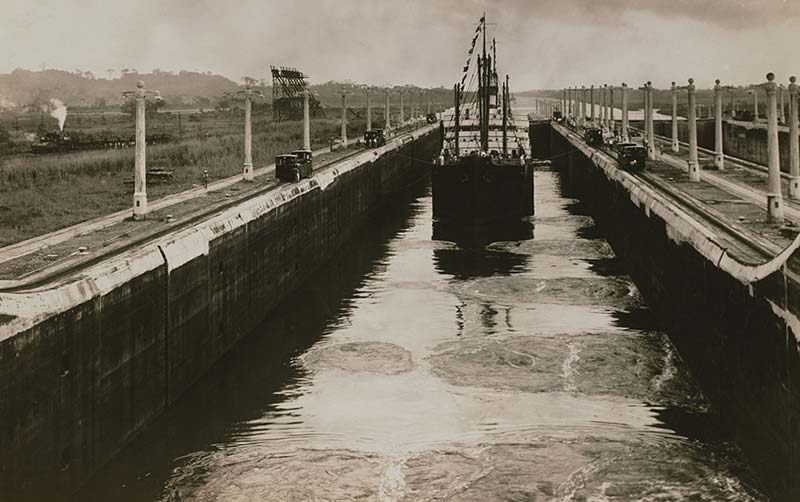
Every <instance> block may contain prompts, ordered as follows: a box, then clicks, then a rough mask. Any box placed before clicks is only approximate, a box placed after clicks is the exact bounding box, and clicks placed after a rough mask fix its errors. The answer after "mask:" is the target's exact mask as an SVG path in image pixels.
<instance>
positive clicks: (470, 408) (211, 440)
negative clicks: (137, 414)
mask: <svg viewBox="0 0 800 502" xmlns="http://www.w3.org/2000/svg"><path fill="white" fill-rule="evenodd" d="M536 206H537V207H536V217H535V218H533V220H532V226H533V235H532V236H531V235H530V233H529V232H530V227H528V230H526V228H525V227H524V226H523V227H521V228H519V227H518V228H514V229H510V230H509V231H508V234H507V235H503V232H504V230H503V229H492V232H493V234H494V235H493V236H491V238H498V237H500V238H503V237H506V238H505V239H503V240H502V241H500V242H494V243H486V242H481V241H480V237H481V236H480V235H478V236H475V235H471V236H470V238H469V239H467V238H466V237H465V236H464V235H463V234H461V233H459V231H458V230H455V231H453V230H452V229H444V231H442V232H440V231H439V229H438V228H437V237H438V236H439V234H442V233H443V234H444V235H447V236H448V237H449V238H450V239H451V240H436V239H433V237H432V236H433V233H434V232H433V228H432V223H431V198H430V195H429V193H428V192H427V191H420V192H419V193H418V195H416V196H415V197H414V198H413V199H412V200H411V201H410V202H408V203H407V204H403V205H402V207H400V208H394V209H392V210H391V211H388V212H387V214H385V215H383V216H381V217H380V221H379V222H378V223H375V224H373V225H371V226H369V227H368V228H365V229H364V231H363V232H360V236H359V239H358V242H357V243H354V244H353V245H351V246H350V247H348V249H346V250H344V252H343V253H341V254H340V255H339V256H337V257H336V258H335V259H334V260H333V261H332V263H331V264H330V265H329V266H328V267H326V269H325V271H324V272H322V273H320V274H319V275H318V276H317V277H315V278H314V279H312V280H310V281H309V282H308V284H307V285H306V286H305V287H303V288H302V290H300V291H298V292H297V293H296V294H293V295H292V297H291V298H290V299H289V300H287V301H286V302H285V303H284V305H282V306H281V307H280V308H279V311H278V312H275V313H274V314H272V315H271V318H270V319H269V320H267V321H266V322H265V323H264V324H263V326H261V327H260V328H259V329H257V330H256V331H255V332H254V333H253V335H252V336H250V337H249V338H248V339H246V340H245V341H244V342H242V343H241V344H240V346H239V347H237V349H236V350H235V351H234V353H232V354H231V355H230V357H227V358H226V359H225V360H224V361H223V362H222V363H221V364H220V365H219V366H218V367H217V368H215V369H214V370H213V371H212V372H211V374H210V375H209V376H208V377H207V378H205V379H204V380H203V381H201V382H200V383H198V384H197V385H196V386H195V388H193V389H192V390H191V391H190V393H189V394H188V395H187V396H186V397H185V398H184V399H182V400H181V401H180V402H179V403H178V405H177V406H176V407H175V408H174V409H172V410H171V411H170V412H169V413H168V414H167V415H166V416H164V417H163V418H161V419H159V421H158V422H157V423H156V424H155V425H154V426H152V427H150V428H149V429H148V431H147V432H146V433H145V434H144V435H143V437H141V438H139V439H137V440H136V441H135V443H134V444H133V445H132V446H131V447H129V448H128V449H127V450H126V451H125V452H123V454H122V455H121V456H120V457H119V459H117V460H115V461H114V462H113V463H112V465H111V466H109V467H108V468H107V469H106V470H104V471H103V472H101V473H99V474H98V475H97V476H96V479H95V480H94V481H93V482H92V483H91V484H90V485H89V486H88V487H86V489H85V490H84V491H83V492H82V493H80V494H78V496H77V497H76V500H97V501H99V500H112V499H113V500H131V501H133V500H143V501H150V500H153V501H157V500H164V501H170V500H182V501H183V500H204V501H205V500H221V501H250V500H259V501H282V502H284V501H311V500H320V501H334V500H335V501H340V500H376V501H412V500H413V501H426V500H448V501H495V500H497V501H500V500H503V501H507V500H512V501H523V500H525V501H531V500H553V501H628V500H645V501H665V500H693V501H694V500H707V501H722V500H763V496H761V495H760V494H759V493H758V492H757V490H756V489H755V488H753V485H754V482H753V480H752V478H751V475H750V474H749V472H750V471H749V469H748V468H747V466H746V465H745V464H744V463H743V461H742V460H741V454H740V453H739V451H738V449H737V448H736V447H735V445H733V444H732V443H731V442H730V441H729V440H728V438H727V436H726V434H725V433H724V431H723V430H722V428H721V425H720V424H719V423H718V422H717V421H716V419H715V418H714V417H713V415H712V414H711V413H710V412H709V406H708V403H707V402H706V400H705V398H704V397H703V395H702V393H701V392H700V391H699V390H698V389H697V388H696V386H695V384H694V383H693V381H692V378H691V376H690V375H689V374H688V373H687V370H686V368H685V367H684V364H683V363H682V362H681V359H680V357H679V355H678V354H677V352H676V350H675V349H674V348H673V347H672V345H671V343H670V341H669V339H668V337H667V336H666V335H665V334H664V333H662V332H660V331H658V330H657V329H656V328H655V326H654V324H653V320H652V318H651V316H650V315H649V313H648V311H647V307H646V306H645V305H644V303H643V300H642V298H641V297H640V296H639V294H638V292H637V289H636V287H635V286H634V285H633V283H632V282H631V280H630V279H629V278H628V277H627V276H626V275H625V274H624V272H623V267H622V265H621V264H620V263H618V262H617V260H616V259H615V258H614V254H613V251H612V250H611V248H610V246H609V245H608V244H607V243H606V242H605V241H604V240H603V239H602V237H601V236H600V235H599V232H598V231H597V229H596V227H595V226H594V222H593V221H592V218H591V217H590V216H589V215H587V214H584V213H583V212H582V208H581V205H580V203H578V202H577V201H576V200H574V199H571V198H569V197H568V196H567V195H565V189H564V188H563V187H562V186H561V181H560V178H559V175H558V174H556V173H551V172H538V173H536ZM526 232H527V235H526ZM509 237H510V238H509ZM491 238H490V239H489V240H491Z"/></svg>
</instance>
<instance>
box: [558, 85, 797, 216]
mask: <svg viewBox="0 0 800 502" xmlns="http://www.w3.org/2000/svg"><path fill="white" fill-rule="evenodd" d="M600 89H601V93H602V108H601V113H600V126H601V127H604V128H605V129H606V130H608V131H609V132H610V133H611V134H614V125H613V92H614V87H613V86H608V85H603V86H602V87H601V88H600ZM639 89H640V90H642V91H643V93H644V132H645V138H646V139H645V141H646V144H647V153H648V158H650V159H651V160H652V159H655V158H656V150H655V132H654V127H653V113H654V99H653V90H654V89H653V85H652V83H651V82H647V83H646V84H644V85H643V86H642V87H639ZM732 89H733V88H732V87H731V86H723V85H721V83H720V80H719V79H717V80H716V81H715V84H714V165H715V167H716V168H717V169H719V170H724V169H725V154H724V145H723V120H722V119H723V116H722V95H723V92H724V91H726V90H732ZM762 89H763V90H764V91H765V93H766V97H767V159H768V161H767V170H768V181H767V220H768V221H771V222H776V223H779V222H782V221H783V212H784V211H783V195H782V187H781V169H780V150H779V139H778V135H779V130H778V123H779V121H781V122H786V120H785V119H786V117H784V111H783V110H784V98H783V94H784V93H783V89H784V87H783V86H782V85H781V86H779V85H778V84H777V83H776V82H775V75H774V74H773V73H768V74H767V82H765V83H762V84H758V85H754V86H751V90H750V91H749V92H750V93H752V95H753V99H754V103H755V117H756V119H757V118H758V93H759V90H762ZM787 89H788V95H789V106H788V108H789V118H788V119H789V120H788V122H789V160H790V165H789V197H790V198H791V199H793V200H800V139H799V138H798V134H800V131H798V129H800V126H799V125H798V108H799V105H798V85H797V79H796V78H795V77H794V76H792V77H791V78H790V79H789V85H788V87H787ZM594 90H595V86H594V85H592V86H590V87H589V100H590V101H589V102H587V101H586V87H585V86H582V87H581V88H580V90H579V89H578V88H577V87H574V88H573V87H568V88H566V89H563V90H562V107H563V109H564V110H565V112H566V114H567V117H568V118H572V119H573V120H574V122H575V124H576V125H577V126H578V127H582V126H583V125H584V123H585V122H586V121H587V120H588V121H589V122H590V123H591V124H592V126H597V125H598V124H597V122H596V120H595V96H594V94H595V93H594ZM619 90H620V91H621V94H622V131H621V140H622V141H623V142H628V141H629V140H630V138H629V135H628V90H629V88H628V86H627V85H626V84H625V83H623V84H622V86H621V87H620V88H619ZM670 90H671V92H672V145H671V146H672V151H673V152H676V153H677V152H679V151H680V146H679V145H680V144H679V142H678V122H677V115H678V93H679V91H682V90H685V91H686V93H687V105H688V129H689V131H688V132H689V160H688V162H687V164H688V171H689V179H690V180H691V181H695V182H697V181H700V179H701V169H700V163H699V161H698V145H697V103H696V91H697V88H696V86H695V83H694V79H692V78H690V79H689V80H688V85H685V86H677V85H676V84H675V82H672V86H671V88H670ZM606 92H608V93H609V94H608V97H609V98H610V102H611V106H610V110H608V111H606V103H607V101H606ZM778 100H780V106H779V104H778ZM587 115H588V116H587ZM609 118H610V120H609Z"/></svg>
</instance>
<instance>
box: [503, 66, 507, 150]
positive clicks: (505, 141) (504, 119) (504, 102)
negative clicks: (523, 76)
mask: <svg viewBox="0 0 800 502" xmlns="http://www.w3.org/2000/svg"><path fill="white" fill-rule="evenodd" d="M507 156H508V75H506V82H505V84H504V85H503V157H507Z"/></svg>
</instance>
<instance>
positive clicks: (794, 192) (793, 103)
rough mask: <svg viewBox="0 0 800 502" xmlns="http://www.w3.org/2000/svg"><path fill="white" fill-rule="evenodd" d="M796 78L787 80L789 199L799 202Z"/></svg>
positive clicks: (799, 165) (799, 173)
mask: <svg viewBox="0 0 800 502" xmlns="http://www.w3.org/2000/svg"><path fill="white" fill-rule="evenodd" d="M797 108H798V104H797V78H796V77H794V76H792V77H791V78H790V79H789V198H790V199H792V200H800V139H798V137H797V135H798V134H800V131H798V125H797V120H798V117H797V111H798V110H797Z"/></svg>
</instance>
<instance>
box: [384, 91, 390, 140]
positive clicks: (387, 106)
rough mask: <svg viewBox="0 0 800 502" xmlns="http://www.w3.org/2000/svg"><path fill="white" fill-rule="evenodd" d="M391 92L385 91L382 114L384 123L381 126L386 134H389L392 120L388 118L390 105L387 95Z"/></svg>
mask: <svg viewBox="0 0 800 502" xmlns="http://www.w3.org/2000/svg"><path fill="white" fill-rule="evenodd" d="M391 92H392V91H390V90H389V89H386V112H385V113H384V119H385V121H386V123H385V124H384V125H383V128H384V129H386V132H389V129H391V128H392V119H391V118H390V112H391V103H390V101H389V95H390V94H391Z"/></svg>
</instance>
